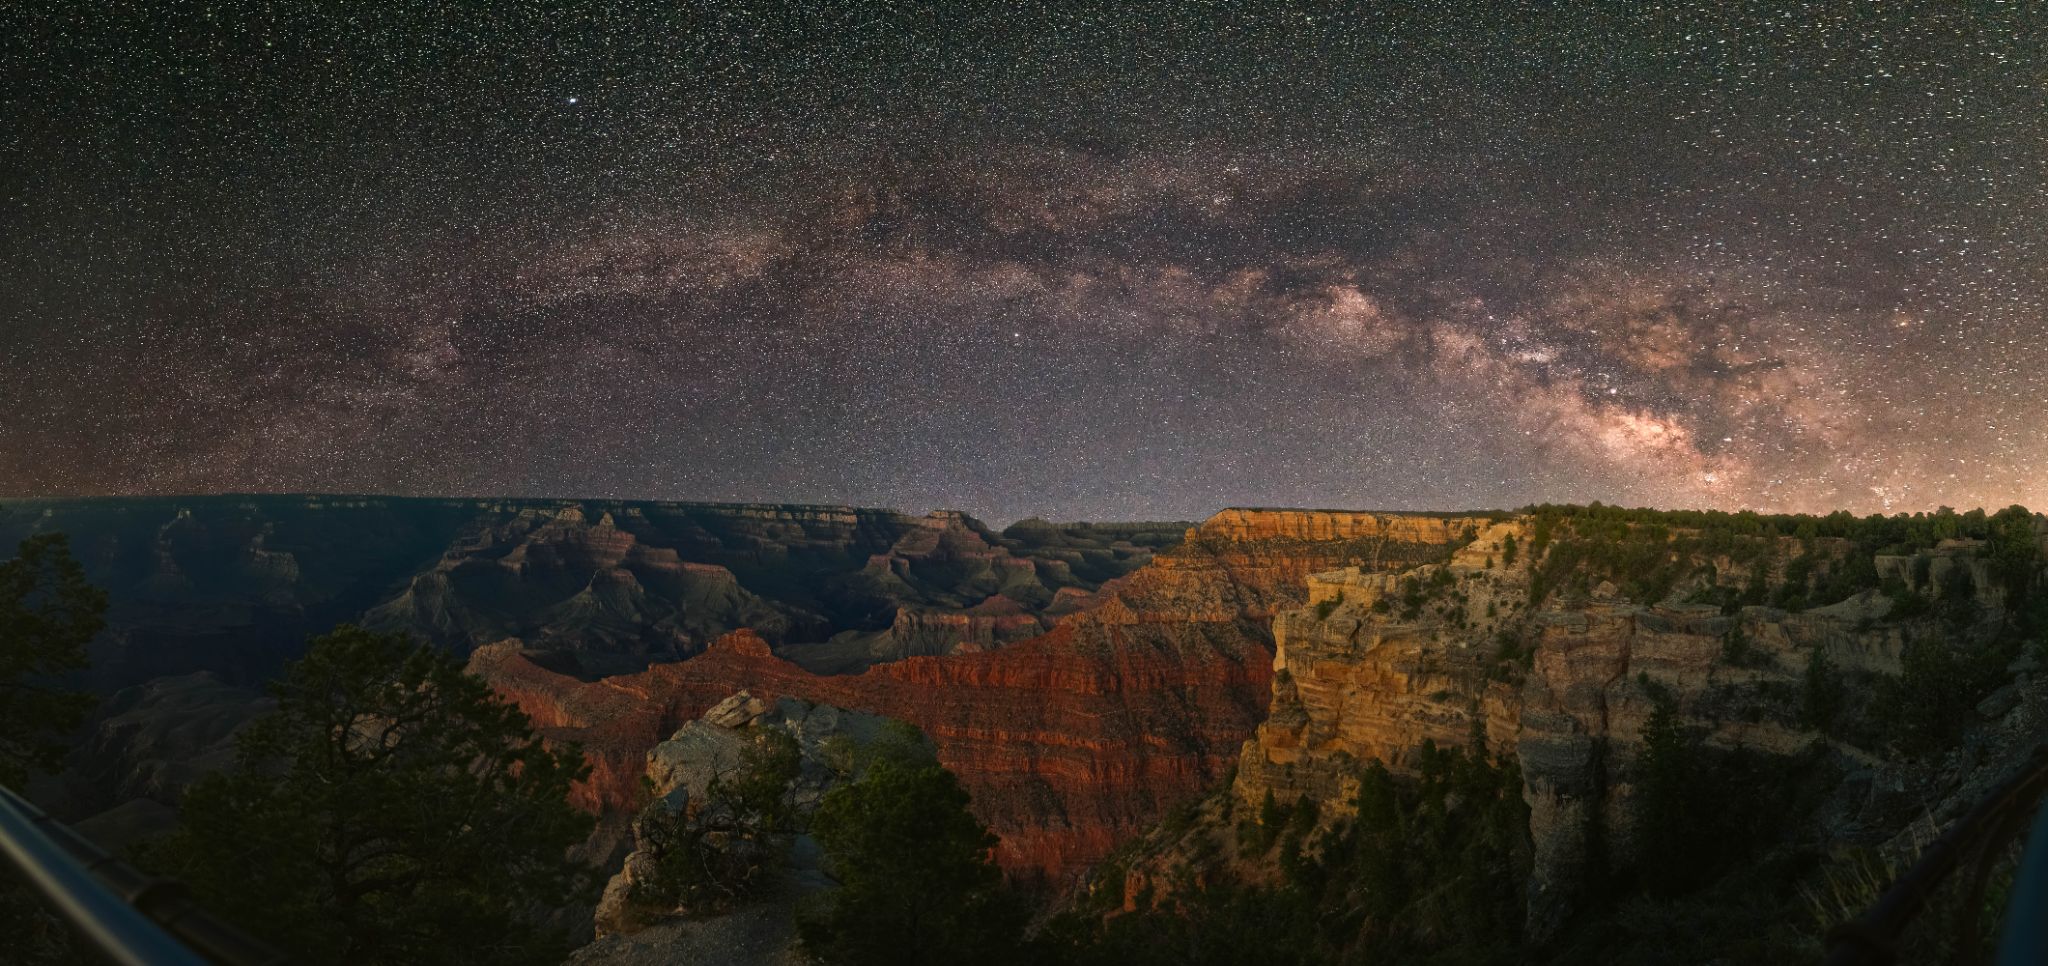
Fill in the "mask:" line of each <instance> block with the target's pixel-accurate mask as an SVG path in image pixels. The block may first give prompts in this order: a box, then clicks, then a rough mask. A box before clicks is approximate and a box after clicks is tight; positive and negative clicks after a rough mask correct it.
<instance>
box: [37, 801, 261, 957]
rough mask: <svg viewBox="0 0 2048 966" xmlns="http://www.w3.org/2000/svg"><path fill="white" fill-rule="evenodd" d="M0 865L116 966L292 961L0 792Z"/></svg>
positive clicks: (170, 885)
mask: <svg viewBox="0 0 2048 966" xmlns="http://www.w3.org/2000/svg"><path fill="white" fill-rule="evenodd" d="M0 858H4V859H5V860H6V861H7V863H8V864H10V865H12V866H13V867H14V869H15V871H16V872H18V873H19V874H20V876H21V878H22V879H23V881H25V882H26V883H27V884H28V886H29V887H30V888H31V889H33V890H34V891H36V892H38V893H40V894H41V895H42V896H43V897H44V898H45V899H46V900H48V902H49V904H50V905H51V906H52V907H53V908H55V909H56V910H57V912H58V913H59V914H61V915H62V916H63V917H64V918H65V919H66V920H68V921H70V923H71V925H72V927H73V928H74V929H75V931H76V935H77V936H78V937H79V938H81V939H83V940H84V941H86V942H88V943H91V944H92V946H93V947H94V948H96V949H98V950H99V951H100V953H101V954H102V955H103V956H105V957H106V959H107V960H108V961H109V962H113V963H117V964H120V966H209V964H214V963H219V964H226V966H283V964H286V963H288V962H290V960H289V959H287V958H286V957H285V956H284V954H282V953H280V952H278V951H277V950H275V949H273V948H271V947H270V946H268V945H266V944H264V943H262V942H259V941H257V940H255V939H252V938H250V937H249V936H247V935H246V934H244V933H242V932H241V931H240V930H237V929H235V928H234V927H232V926H229V925H227V924H226V923H223V922H221V921H220V920H218V919H215V918H214V917H213V916H211V915H209V914H207V913H206V912H205V910H202V909H200V908H199V907H198V906H196V905H194V904H193V903H192V901H191V899H190V898H188V897H187V896H186V895H185V891H184V889H183V888H182V887H181V886H179V885H177V884H176V883H174V882H171V881H170V880H167V879H160V878H156V877H154V876H149V875H145V874H143V873H142V872H139V871H137V870H136V869H135V868H134V867H133V866H130V865H128V864H127V863H124V862H121V861H120V860H118V859H115V858H114V857H113V856H111V855H108V854H107V853H106V852H105V851H104V850H102V849H100V848H99V847H98V846H96V845H93V844H92V843H91V842H89V841H86V839H85V837H84V836H81V835H79V834H78V833H77V832H75V831H73V830H72V829H71V828H70V827H69V826H66V825H64V824H63V823H61V822H58V821H57V820H56V819H53V818H51V817H50V816H48V815H45V814H43V812H42V810H41V809H38V808H36V807H35V806H34V805H31V804H29V803H28V801H27V800H26V799H24V798H22V797H21V796H20V795H17V794H15V793H14V792H13V791H11V790H9V789H8V788H6V787H4V786H0ZM202 954H203V955H202Z"/></svg>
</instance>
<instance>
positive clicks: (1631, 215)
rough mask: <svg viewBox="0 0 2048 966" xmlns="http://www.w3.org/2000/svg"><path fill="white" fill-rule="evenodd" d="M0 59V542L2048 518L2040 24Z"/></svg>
mask: <svg viewBox="0 0 2048 966" xmlns="http://www.w3.org/2000/svg"><path fill="white" fill-rule="evenodd" d="M1361 6H1363V5H1361ZM1482 6H1483V7H1484V9H1478V8H1479V7H1482ZM0 45H4V47H0V57H4V67H5V75H4V82H5V83H4V86H0V211H4V212H5V224H6V225H7V231H6V232H5V233H4V235H0V279H4V282H0V414H4V415H0V494H12V495H39V494H96V493H128V492H147V493H167V492H197V491H278V490H285V491H306V490H312V491H374V492H388V493H422V494H424V493H435V494H439V493H471V494H486V493H487V494H504V495H587V496H620V497H641V498H661V499H708V500H776V501H805V502H844V503H855V504H874V505H890V506H899V507H905V508H911V509H921V508H926V507H934V506H944V507H956V508H961V509H967V510H970V511H974V512H977V513H981V514H985V515H988V516H990V517H993V518H996V519H999V520H1000V519H1008V518H1014V517H1021V516H1026V515H1032V514H1040V515H1048V516H1054V517H1059V518H1076V517H1117V518H1136V517H1152V518H1178V517H1189V516H1194V515H1198V514H1203V513H1206V512H1208V511H1210V510H1213V509H1215V508H1216V507H1218V506H1222V505H1227V504H1263V505H1308V506H1349V507H1384V508H1448V507H1482V506H1514V505H1519V504H1522V503H1527V502H1532V501H1545V500H1551V501H1589V500H1595V499H1598V500H1604V501H1609V502H1624V503H1630V504H1654V505H1660V506H1717V507H1729V508H1733V507H1743V506H1747V507H1757V508H1764V509H1772V510H1828V509H1834V508H1838V507H1846V508H1850V509H1853V510H1857V511H1861V512H1870V511H1877V510H1883V509H1892V510H1899V509H1928V508H1932V507H1934V506H1935V505H1937V504H1950V505H1955V506H1978V505H1991V506H2002V505H2005V504H2009V503H2013V502H2026V503H2031V504H2035V505H2041V504H2048V337H2044V336H2048V191H2044V185H2048V152H2044V151H2043V150H2042V145H2043V144H2044V143H2048V49H2044V45H2048V14H2043V13H2042V12H2041V11H2040V10H2039V8H2037V7H2033V6H2031V5H2022V4H2014V5H2010V6H2001V5H1996V4H1970V5H1926V6H1915V5H1911V4H1883V5H1862V4H1843V3H1834V2H1827V3H1812V4H1740V3H1698V4H1627V5H1621V4H1615V5H1592V4H1564V5H1553V4H1530V5H1528V6H1527V7H1526V8H1519V7H1516V6H1513V5H1507V4H1500V5H1466V4H1441V5H1439V4H1430V3H1416V4H1394V5H1371V6H1369V7H1368V8H1366V9H1357V8H1356V7H1354V5H1351V4H1335V3H1302V4H1288V3H1258V4H1232V3H1176V4H1149V3H1108V4H1101V5H1099V6H1089V5H1050V4H1048V5H1039V4H989V5H968V4H944V3H884V2H870V0H852V2H844V3H832V2H812V3H741V2H700V3H686V4H668V3H647V4H628V3H610V4H593V5H573V6H569V5H563V6H557V5H554V4H541V3H508V4H499V5H482V4H466V3H455V2H439V3H436V2H424V0H416V2H405V3H392V4H353V3H349V4H341V3H307V4H303V5H294V4H289V3H241V2H232V0H222V2H205V3H190V2H160V0H148V2H140V0H138V2H113V0H109V2H102V3H94V4H76V5H67V4H15V5H10V6H8V7H7V8H6V10H5V11H4V12H0Z"/></svg>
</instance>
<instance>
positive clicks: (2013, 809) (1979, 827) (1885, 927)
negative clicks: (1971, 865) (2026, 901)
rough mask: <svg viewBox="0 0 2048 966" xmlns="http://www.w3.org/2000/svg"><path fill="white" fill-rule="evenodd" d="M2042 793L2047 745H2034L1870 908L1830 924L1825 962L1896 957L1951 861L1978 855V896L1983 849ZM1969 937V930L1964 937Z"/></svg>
mask: <svg viewBox="0 0 2048 966" xmlns="http://www.w3.org/2000/svg"><path fill="white" fill-rule="evenodd" d="M2044 794H2048V745H2043V746H2041V747H2038V748H2036V749H2034V753H2033V755H2032V757H2030V758H2029V759H2028V760H2027V763H2026V765H2024V766H2023V767H2021V768H2020V770H2019V771H2018V772H2016V773H2014V774H2013V775H2012V776H2010V777H2008V778H2007V779H2005V780H2004V781H2002V782H1999V783H1998V784H1997V785H1996V786H1994V787H1993V788H1992V789H1991V791H1990V792H1989V793H1987V794H1985V796H1984V797H1983V798H1981V799H1979V800H1978V802H1977V804H1976V805H1975V806H1973V807H1971V809H1970V810H1969V811H1968V812H1965V813H1964V814H1963V816H1962V817H1961V818H1959V819H1956V821H1955V824H1953V825H1951V826H1949V828H1948V831H1946V832H1943V833H1942V834H1941V835H1940V836H1939V837H1937V838H1936V839H1935V840H1934V841H1933V842H1931V843H1929V844H1928V846H1927V848H1925V849H1923V850H1922V851H1921V853H1920V857H1919V859H1918V860H1916V861H1915V862H1914V863H1913V864H1912V865H1911V866H1909V867H1907V869H1906V870H1905V871H1904V872H1901V873H1900V874H1899V876H1898V878H1897V879H1895V880H1893V882H1892V884H1891V886H1890V887H1889V888H1887V889H1885V891H1884V894H1882V895H1880V896H1878V897H1877V901H1876V902H1873V903H1871V905H1870V908H1868V909H1866V910H1864V912H1863V914H1862V915H1860V916H1858V917H1856V918H1855V919H1853V920H1850V921H1848V922H1845V923H1842V924H1841V925H1838V926H1836V927H1835V928H1834V929H1832V930H1830V931H1829V933H1828V936H1827V959H1826V964H1825V966H1866V964H1879V963H1891V962H1894V961H1896V959H1897V946H1898V941H1899V936H1900V935H1901V934H1902V933H1903V932H1904V931H1905V929H1906V926H1907V925H1908V924H1910V923H1911V922H1912V921H1913V919H1914V917H1916V916H1918V915H1919V913H1920V911H1921V909H1922V907H1924V906H1925V905H1926V904H1927V900H1928V899H1929V898H1930V897H1932V896H1933V895H1934V892H1935V890H1936V889H1937V888H1939V887H1940V886H1941V884H1942V882H1943V880H1945V879H1947V878H1948V876H1949V874H1950V873H1952V872H1954V871H1955V869H1956V866H1958V865H1960V864H1962V862H1963V861H1964V860H1965V859H1966V858H1968V857H1970V856H1972V855H1976V856H1977V857H1978V870H1977V871H1978V875H1979V877H1980V879H1979V881H1978V882H1977V883H1976V884H1975V887H1973V888H1972V889H1971V898H1972V899H1973V900H1977V901H1981V896H1982V881H1981V876H1983V875H1984V874H1986V873H1988V872H1989V866H1988V861H1989V859H1990V855H1989V853H1988V851H1987V850H1989V849H1994V848H1997V847H1999V846H2001V845H2003V844H2004V843H2005V842H2006V841H2009V840H2010V839H2011V836H2012V835H2013V834H2014V833H2016V832H2017V831H2018V830H2019V828H2020V827H2022V826H2023V825H2024V824H2025V822H2026V819H2027V816H2028V815H2030V814H2032V812H2033V811H2034V809H2035V807H2036V806H2037V805H2038V804H2039V803H2040V801H2041V799H2042V797H2043V795H2044ZM1963 912H1964V915H1966V916H1968V917H1970V918H1968V919H1967V920H1966V925H1967V926H1968V927H1970V928H1971V929H1974V926H1975V918H1974V916H1975V909H1974V908H1966V909H1964V910H1963ZM1969 938H1970V939H1972V940H1974V938H1975V937H1974V934H1973V935H1972V936H1971V937H1969Z"/></svg>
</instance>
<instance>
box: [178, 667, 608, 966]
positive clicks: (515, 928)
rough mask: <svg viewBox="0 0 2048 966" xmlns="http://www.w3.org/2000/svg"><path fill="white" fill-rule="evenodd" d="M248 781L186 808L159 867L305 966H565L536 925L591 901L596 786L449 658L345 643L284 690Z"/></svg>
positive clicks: (220, 780)
mask: <svg viewBox="0 0 2048 966" xmlns="http://www.w3.org/2000/svg"><path fill="white" fill-rule="evenodd" d="M272 692H273V693H274V694H275V695H276V696H277V699H278V708H277V711H276V712H275V713H274V714H272V715H270V716H269V717H267V718H264V719H261V720H259V721H257V722H256V723H254V724H252V725H250V726H249V727H248V729H247V730H245V731H244V732H243V733H242V734H241V736H240V737H239V738H238V740H237V752H238V757H237V762H236V765H235V767H234V768H232V769H231V770H229V771H226V772H223V773H219V774H215V775H212V776H209V777H207V778H205V779H202V780H201V781H199V782H197V783H195V784H193V786H192V787H191V788H190V790H188V791H187V792H186V795H185V801H184V805H183V808H182V811H181V814H180V822H181V824H180V826H179V828H178V830H177V831H176V832H175V833H174V834H173V835H172V837H171V838H170V840H169V841H167V842H166V843H165V844H164V846H163V847H162V849H161V850H160V853H159V855H158V856H157V858H158V859H159V860H160V862H161V864H163V865H164V866H166V868H167V871H170V872H172V873H173V874H175V875H177V876H179V877H180V878H182V879H184V880H185V882H187V883H188V884H189V885H190V886H191V887H192V888H193V890H194V891H195V892H196V893H197V894H198V896H199V897H200V899H201V900H202V901H203V902H204V903H205V904H206V905H207V906H208V907H209V908H211V909H213V910H214V911H216V912H218V913H219V914H221V915H223V916H226V917H228V918H230V919H233V920H234V921H236V922H237V923H238V924H240V925H241V926H242V927H244V928H246V929H248V930H249V931H250V932H251V933H254V934H256V935H258V936H261V937H263V938H265V939H268V940H270V941H272V942H274V943H277V944H278V945H279V946H281V947H283V948H285V949H286V950H288V951H290V952H291V953H292V954H293V955H294V956H295V957H296V958H297V959H298V960H299V961H302V962H307V963H352V964H353V963H380V964H381V963H535V964H540V963H555V962H559V961H560V960H561V958H562V956H563V954H564V953H566V952H567V948H568V944H567V942H566V937H565V936H564V935H561V934H560V933H559V932H558V931H556V930H552V929H548V928H545V927H543V926H540V925H538V924H536V922H535V921H534V914H535V912H536V911H537V910H553V909H557V908H561V907H562V906H564V905H567V904H569V903H571V902H574V901H581V900H582V899H583V898H584V897H585V895H584V894H585V892H586V891H587V886H588V884H589V875H588V871H587V870H585V869H583V868H581V867H579V866H577V865H575V864H573V863H571V862H569V861H567V860H566V859H565V857H564V856H565V853H566V851H567V850H568V849H569V848H570V847H571V846H572V845H575V844H577V843H580V842H581V841H582V840H583V839H584V837H585V836H586V835H587V834H588V833H589V831H590V827H591V819H590V818H589V817H588V816H586V815H584V814H582V813H580V812H578V811H577V810H575V809H574V808H572V807H571V806H570V805H569V804H568V793H569V786H570V784H571V783H572V782H574V781H576V780H577V779H579V778H581V777H583V776H584V775H585V774H586V773H587V772H588V766H587V765H585V764H584V762H583V760H582V756H581V755H580V754H578V753H577V752H576V751H574V750H573V749H572V750H568V751H559V752H558V751H553V750H550V749H548V748H545V747H543V746H542V745H541V743H540V740H539V739H538V738H536V737H535V736H534V734H533V730H532V728H531V726H530V724H529V722H528V720H527V718H526V715H524V714H523V713H521V712H520V711H519V710H518V709H516V708H513V707H512V706H510V705H508V704H506V703H504V702H503V701H502V700H500V699H499V698H498V697H497V696H496V695H494V694H493V693H492V692H491V690H490V688H489V687H488V686H487V685H486V684H485V683H484V682H483V681H482V680H480V679H478V678H475V677H472V676H470V675H468V674H465V673H463V670H462V666H461V665H460V664H458V663H457V662H456V661H454V660H453V659H452V658H449V657H447V656H446V655H443V654H440V653H438V652H436V651H433V650H430V649H428V648H426V647H423V646H420V645H416V644H414V643H413V642H412V641H410V640H408V639H407V638H405V637H402V636H396V635H379V634H372V633H369V632H367V631H364V630H361V629H358V628H355V627H341V628H338V629H336V630H335V631H334V632H333V633H331V634H328V635H326V636H324V637H319V638H315V639H314V640H313V641H312V644H311V647H310V649H309V650H308V651H307V653H306V656H305V658H304V659H303V660H301V661H299V662H298V663H296V664H294V665H292V666H291V667H290V668H289V669H288V671H287V672H286V674H285V676H284V678H283V679H282V680H280V681H278V682H277V683H276V684H274V685H273V686H272Z"/></svg>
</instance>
